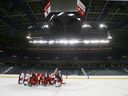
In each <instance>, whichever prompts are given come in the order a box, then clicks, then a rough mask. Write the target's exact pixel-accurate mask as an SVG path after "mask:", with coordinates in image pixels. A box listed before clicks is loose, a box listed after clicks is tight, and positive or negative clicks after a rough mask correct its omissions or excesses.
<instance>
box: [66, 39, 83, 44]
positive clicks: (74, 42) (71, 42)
mask: <svg viewBox="0 0 128 96" xmlns="http://www.w3.org/2000/svg"><path fill="white" fill-rule="evenodd" d="M80 42H81V41H79V40H75V39H74V40H69V41H68V43H69V44H79V43H80Z"/></svg>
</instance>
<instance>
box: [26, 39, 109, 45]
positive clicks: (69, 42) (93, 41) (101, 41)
mask: <svg viewBox="0 0 128 96" xmlns="http://www.w3.org/2000/svg"><path fill="white" fill-rule="evenodd" d="M109 42H110V41H109V39H91V40H77V39H70V40H66V39H60V40H33V41H29V43H33V44H62V45H74V44H107V43H109Z"/></svg>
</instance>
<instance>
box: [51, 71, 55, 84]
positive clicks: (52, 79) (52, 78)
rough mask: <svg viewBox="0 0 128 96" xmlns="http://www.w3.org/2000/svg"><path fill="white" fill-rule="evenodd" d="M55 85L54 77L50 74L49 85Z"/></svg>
mask: <svg viewBox="0 0 128 96" xmlns="http://www.w3.org/2000/svg"><path fill="white" fill-rule="evenodd" d="M54 83H55V75H54V74H53V73H52V74H50V84H51V85H53V84H54Z"/></svg>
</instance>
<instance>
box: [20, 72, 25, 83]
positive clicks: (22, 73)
mask: <svg viewBox="0 0 128 96" xmlns="http://www.w3.org/2000/svg"><path fill="white" fill-rule="evenodd" d="M24 77H25V73H24V72H21V73H20V75H19V79H18V84H23V82H24Z"/></svg>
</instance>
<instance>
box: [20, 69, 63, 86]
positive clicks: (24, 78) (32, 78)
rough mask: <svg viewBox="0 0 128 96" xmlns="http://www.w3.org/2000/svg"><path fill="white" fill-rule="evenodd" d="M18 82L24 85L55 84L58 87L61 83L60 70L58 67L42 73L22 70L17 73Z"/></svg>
mask: <svg viewBox="0 0 128 96" xmlns="http://www.w3.org/2000/svg"><path fill="white" fill-rule="evenodd" d="M18 84H24V85H25V86H30V87H31V86H39V85H44V86H47V85H55V86H56V87H60V86H61V84H63V79H62V74H61V71H59V70H58V69H56V70H55V72H53V73H51V74H48V72H44V73H36V72H32V73H28V72H26V73H25V72H22V73H21V74H20V75H19V80H18Z"/></svg>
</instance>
